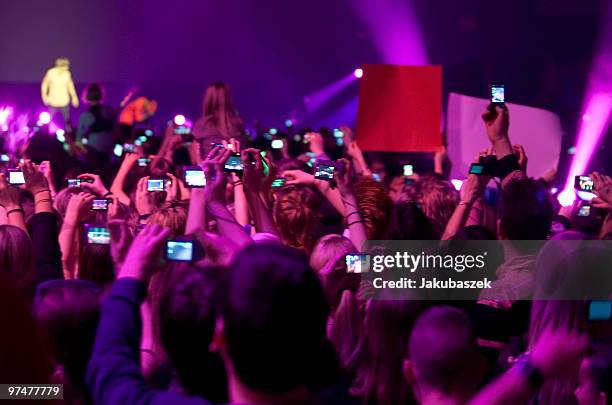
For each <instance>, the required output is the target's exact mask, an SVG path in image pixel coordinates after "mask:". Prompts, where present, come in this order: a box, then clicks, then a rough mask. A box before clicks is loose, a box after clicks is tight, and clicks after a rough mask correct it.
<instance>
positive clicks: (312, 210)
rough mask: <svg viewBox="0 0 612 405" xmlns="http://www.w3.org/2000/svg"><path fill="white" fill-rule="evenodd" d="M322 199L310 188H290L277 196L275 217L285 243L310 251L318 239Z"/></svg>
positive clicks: (274, 207) (274, 208) (283, 189)
mask: <svg viewBox="0 0 612 405" xmlns="http://www.w3.org/2000/svg"><path fill="white" fill-rule="evenodd" d="M320 205H321V197H320V196H319V195H318V194H317V192H316V191H314V190H313V189H312V188H310V187H304V186H289V187H284V188H282V189H281V190H280V191H279V192H278V193H277V194H276V200H275V202H274V206H273V211H272V213H273V216H274V221H275V222H276V226H277V227H278V230H279V231H280V234H281V237H282V239H283V241H284V242H285V243H286V244H287V245H289V246H291V247H295V248H298V249H303V250H307V251H310V249H312V247H313V245H314V241H315V240H316V237H315V235H314V231H315V229H316V226H317V224H318V222H319V212H318V211H319V207H320Z"/></svg>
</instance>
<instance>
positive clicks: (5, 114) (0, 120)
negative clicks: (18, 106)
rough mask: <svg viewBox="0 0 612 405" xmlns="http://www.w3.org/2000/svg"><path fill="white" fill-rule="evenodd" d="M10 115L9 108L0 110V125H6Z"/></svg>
mask: <svg viewBox="0 0 612 405" xmlns="http://www.w3.org/2000/svg"><path fill="white" fill-rule="evenodd" d="M12 113H13V109H12V108H11V107H2V108H0V125H4V124H6V123H7V122H8V119H9V117H10V116H11V114H12Z"/></svg>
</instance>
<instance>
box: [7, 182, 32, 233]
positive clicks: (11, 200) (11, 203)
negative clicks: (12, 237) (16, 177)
mask: <svg viewBox="0 0 612 405" xmlns="http://www.w3.org/2000/svg"><path fill="white" fill-rule="evenodd" d="M20 195H21V192H20V191H19V189H18V188H16V187H13V186H12V185H10V184H9V183H8V181H7V179H6V176H5V175H4V173H0V207H2V209H3V210H4V215H5V216H6V223H7V224H9V225H13V226H16V227H18V228H21V229H23V230H24V231H25V232H28V228H27V227H26V224H25V219H24V212H23V208H21V202H20Z"/></svg>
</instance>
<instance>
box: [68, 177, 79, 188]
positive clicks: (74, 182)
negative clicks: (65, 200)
mask: <svg viewBox="0 0 612 405" xmlns="http://www.w3.org/2000/svg"><path fill="white" fill-rule="evenodd" d="M81 181H82V180H81V179H68V180H66V183H67V184H68V187H81Z"/></svg>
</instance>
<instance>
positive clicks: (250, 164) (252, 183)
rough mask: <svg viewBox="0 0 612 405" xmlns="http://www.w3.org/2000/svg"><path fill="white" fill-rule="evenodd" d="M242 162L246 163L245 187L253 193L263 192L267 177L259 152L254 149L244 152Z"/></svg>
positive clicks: (243, 176)
mask: <svg viewBox="0 0 612 405" xmlns="http://www.w3.org/2000/svg"><path fill="white" fill-rule="evenodd" d="M242 161H243V162H244V171H243V173H242V181H243V183H244V187H245V188H246V189H248V190H249V191H251V192H260V191H262V190H263V188H264V187H263V185H264V182H265V176H264V167H263V161H262V157H261V155H260V152H259V150H257V149H252V148H249V149H245V150H243V151H242Z"/></svg>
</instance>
